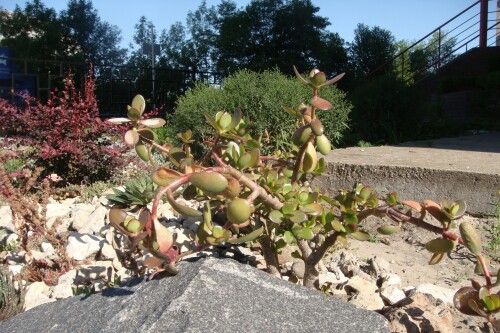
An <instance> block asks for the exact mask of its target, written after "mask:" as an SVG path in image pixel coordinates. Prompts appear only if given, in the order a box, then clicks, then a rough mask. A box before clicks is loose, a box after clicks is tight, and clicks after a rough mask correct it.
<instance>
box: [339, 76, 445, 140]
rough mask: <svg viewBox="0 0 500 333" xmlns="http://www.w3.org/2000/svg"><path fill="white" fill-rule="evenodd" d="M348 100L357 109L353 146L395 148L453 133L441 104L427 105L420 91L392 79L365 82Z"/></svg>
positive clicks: (397, 79)
mask: <svg viewBox="0 0 500 333" xmlns="http://www.w3.org/2000/svg"><path fill="white" fill-rule="evenodd" d="M348 97H349V99H350V101H351V102H352V104H353V105H354V108H353V111H352V113H351V120H352V129H353V132H354V133H353V134H351V136H352V138H351V140H350V141H351V142H349V143H351V144H355V143H356V142H357V141H359V140H363V141H369V142H380V143H387V144H395V143H399V142H404V141H408V140H416V139H428V138H433V137H436V136H443V133H452V132H453V131H454V128H453V126H452V125H451V123H450V122H447V121H445V120H444V118H443V116H442V114H441V109H440V105H439V104H437V103H435V102H434V103H433V102H429V101H427V99H426V98H424V97H423V96H422V92H420V91H419V89H418V87H414V86H408V85H407V84H406V83H405V82H403V81H402V80H400V79H399V78H398V77H395V76H392V75H384V76H380V77H376V78H373V79H371V80H369V81H366V82H364V83H363V84H361V85H360V86H358V87H357V88H356V89H355V90H354V91H353V92H352V93H350V94H349V96H348Z"/></svg>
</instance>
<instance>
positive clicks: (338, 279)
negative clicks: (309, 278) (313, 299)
mask: <svg viewBox="0 0 500 333" xmlns="http://www.w3.org/2000/svg"><path fill="white" fill-rule="evenodd" d="M338 273H339V274H335V273H332V272H326V273H321V274H319V285H320V286H322V285H325V284H327V283H331V284H332V285H337V284H341V283H344V282H346V281H347V280H349V279H348V278H347V277H346V276H345V275H344V273H342V272H341V271H340V269H339V270H338Z"/></svg>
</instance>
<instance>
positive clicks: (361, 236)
mask: <svg viewBox="0 0 500 333" xmlns="http://www.w3.org/2000/svg"><path fill="white" fill-rule="evenodd" d="M349 236H351V237H353V238H355V239H357V240H359V241H367V240H369V239H370V237H371V236H370V234H369V233H367V232H364V231H356V232H353V233H350V234H349Z"/></svg>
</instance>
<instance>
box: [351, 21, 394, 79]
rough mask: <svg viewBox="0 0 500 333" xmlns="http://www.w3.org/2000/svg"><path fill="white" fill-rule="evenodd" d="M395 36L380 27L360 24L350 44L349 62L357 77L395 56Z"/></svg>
mask: <svg viewBox="0 0 500 333" xmlns="http://www.w3.org/2000/svg"><path fill="white" fill-rule="evenodd" d="M394 52H395V46H394V36H393V35H392V33H391V32H390V31H388V30H385V29H382V28H380V27H377V26H375V27H373V28H370V27H368V26H367V25H365V24H362V23H360V24H358V26H357V28H356V29H355V30H354V40H353V42H352V43H350V44H349V51H348V53H349V62H350V67H351V70H352V71H353V72H354V75H355V77H356V78H357V79H361V78H363V77H365V76H366V75H368V74H369V73H370V72H371V71H373V70H374V69H376V68H377V67H378V66H380V65H383V64H384V63H385V62H387V61H388V60H390V59H391V58H392V57H393V56H394Z"/></svg>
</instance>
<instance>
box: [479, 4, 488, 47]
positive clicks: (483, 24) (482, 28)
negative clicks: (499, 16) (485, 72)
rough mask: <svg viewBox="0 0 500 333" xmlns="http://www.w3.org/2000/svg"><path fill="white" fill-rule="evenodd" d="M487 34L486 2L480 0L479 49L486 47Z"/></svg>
mask: <svg viewBox="0 0 500 333" xmlns="http://www.w3.org/2000/svg"><path fill="white" fill-rule="evenodd" d="M487 33H488V0H481V9H480V12H479V47H480V48H484V47H486V41H487Z"/></svg>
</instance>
